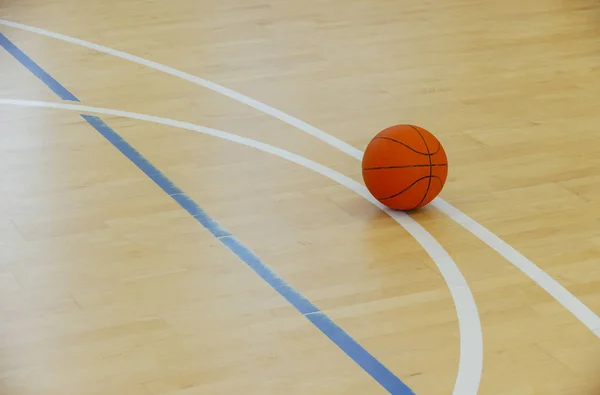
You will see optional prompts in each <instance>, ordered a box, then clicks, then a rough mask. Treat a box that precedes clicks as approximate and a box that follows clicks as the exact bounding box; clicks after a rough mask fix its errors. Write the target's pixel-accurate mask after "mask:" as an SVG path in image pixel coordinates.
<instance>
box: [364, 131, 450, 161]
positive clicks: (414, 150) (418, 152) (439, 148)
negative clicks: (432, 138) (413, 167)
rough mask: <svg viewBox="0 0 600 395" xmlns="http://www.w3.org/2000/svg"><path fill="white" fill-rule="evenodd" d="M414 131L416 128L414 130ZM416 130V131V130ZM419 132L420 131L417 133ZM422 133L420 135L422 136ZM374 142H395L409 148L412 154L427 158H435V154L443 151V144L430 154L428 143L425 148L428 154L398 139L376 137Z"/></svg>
mask: <svg viewBox="0 0 600 395" xmlns="http://www.w3.org/2000/svg"><path fill="white" fill-rule="evenodd" d="M413 129H414V128H413ZM415 130H416V129H415ZM417 132H418V131H417ZM420 134H421V133H419V135H420ZM421 137H423V136H421ZM373 140H388V141H393V142H394V143H397V144H400V145H402V146H404V147H406V148H408V149H409V150H411V151H412V152H414V153H416V154H419V155H425V156H433V155H435V154H437V153H438V152H440V150H441V149H442V144H441V143H439V145H438V147H437V149H436V150H435V152H431V153H430V152H429V147H427V143H425V146H426V147H427V152H421V151H417V150H416V149H414V148H413V147H411V146H410V145H407V144H406V143H403V142H402V141H398V140H396V139H393V138H391V137H374V138H373Z"/></svg>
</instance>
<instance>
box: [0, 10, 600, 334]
mask: <svg viewBox="0 0 600 395" xmlns="http://www.w3.org/2000/svg"><path fill="white" fill-rule="evenodd" d="M0 25H5V26H9V27H13V28H16V29H20V30H24V31H28V32H31V33H36V34H39V35H42V36H46V37H50V38H54V39H57V40H60V41H64V42H67V43H70V44H75V45H78V46H81V47H85V48H88V49H92V50H95V51H98V52H102V53H105V54H107V55H111V56H115V57H118V58H121V59H124V60H128V61H130V62H134V63H137V64H140V65H143V66H146V67H149V68H152V69H155V70H158V71H161V72H163V73H166V74H169V75H172V76H174V77H178V78H181V79H183V80H185V81H188V82H191V83H193V84H196V85H199V86H203V87H205V88H207V89H210V90H212V91H214V92H216V93H219V94H222V95H224V96H227V97H229V98H231V99H233V100H235V101H238V102H240V103H243V104H246V105H247V106H249V107H252V108H254V109H256V110H258V111H260V112H262V113H264V114H267V115H270V116H272V117H274V118H276V119H279V120H280V121H282V122H284V123H286V124H288V125H290V126H293V127H295V128H296V129H298V130H301V131H303V132H305V133H307V134H310V135H311V136H313V137H316V138H317V139H319V140H321V141H323V142H325V143H327V144H329V145H330V146H332V147H333V148H335V149H337V150H339V151H341V152H344V153H346V154H348V155H350V156H352V157H354V158H355V159H357V160H362V155H363V151H361V150H359V149H357V148H355V147H353V146H351V145H350V144H348V143H346V142H344V141H342V140H340V139H338V138H337V137H334V136H332V135H330V134H328V133H326V132H325V131H323V130H320V129H318V128H316V127H314V126H312V125H310V124H308V123H306V122H304V121H302V120H300V119H298V118H295V117H293V116H291V115H289V114H287V113H285V112H283V111H281V110H278V109H276V108H273V107H271V106H269V105H267V104H265V103H262V102H260V101H258V100H255V99H252V98H250V97H248V96H246V95H243V94H241V93H239V92H236V91H234V90H231V89H229V88H226V87H224V86H221V85H219V84H216V83H214V82H212V81H208V80H205V79H203V78H200V77H197V76H195V75H192V74H189V73H186V72H183V71H180V70H177V69H175V68H172V67H169V66H165V65H163V64H160V63H157V62H154V61H151V60H148V59H144V58H141V57H139V56H135V55H131V54H129V53H126V52H123V51H119V50H116V49H113V48H109V47H106V46H103V45H99V44H94V43H91V42H89V41H85V40H81V39H78V38H74V37H70V36H67V35H64V34H60V33H55V32H51V31H48V30H44V29H40V28H38V27H34V26H29V25H25V24H22V23H17V22H12V21H8V20H5V19H0ZM429 205H430V206H431V207H435V208H436V209H438V210H439V211H441V212H442V213H444V214H446V215H447V216H448V217H450V218H451V219H452V220H453V221H455V222H456V223H457V224H459V225H460V226H462V227H463V228H464V229H466V230H467V231H469V232H470V233H471V234H473V236H475V237H477V238H478V239H479V240H481V241H482V242H484V243H485V244H486V245H487V246H488V247H490V248H492V249H493V250H494V251H496V252H497V253H498V254H499V255H500V256H502V257H503V258H504V259H506V260H507V261H508V262H510V263H511V264H512V265H513V266H515V267H516V268H517V269H519V270H520V271H521V272H523V273H524V274H525V275H526V276H528V277H529V278H530V279H531V280H532V281H533V282H535V283H536V284H538V285H539V286H540V287H541V288H542V289H544V290H545V291H546V292H547V293H548V294H549V295H550V296H551V297H552V298H554V300H556V301H557V302H558V303H560V304H561V305H562V306H563V307H564V308H565V309H567V311H569V312H570V313H571V314H573V315H574V316H575V317H576V318H577V319H578V320H579V321H580V322H581V323H582V324H583V325H585V326H586V327H587V328H588V329H589V330H591V331H592V332H593V333H594V334H595V335H596V336H597V337H599V338H600V317H599V316H598V315H597V314H596V313H594V312H593V311H592V310H591V309H590V308H589V307H587V306H586V305H585V304H584V303H583V302H581V301H580V300H579V299H578V298H577V297H576V296H575V295H573V294H572V293H571V292H569V291H568V290H567V289H566V288H565V287H563V286H562V285H561V284H560V283H559V282H558V281H556V280H555V279H554V278H553V277H552V276H550V275H549V274H548V273H546V272H545V271H544V270H543V269H541V268H540V267H539V266H537V265H536V264H535V263H533V262H532V261H531V260H530V259H529V258H527V257H526V256H524V255H523V254H521V253H520V252H519V251H517V250H516V249H515V248H514V247H512V246H511V245H510V244H508V243H506V242H505V241H504V240H502V239H501V238H500V237H498V236H497V235H495V234H494V233H493V232H491V231H490V230H489V229H487V228H486V227H484V226H483V225H481V224H480V223H478V222H477V221H475V220H474V219H472V218H471V217H469V216H468V215H467V214H465V213H464V212H462V211H460V210H459V209H458V208H456V207H454V206H452V205H451V204H450V203H448V202H446V201H445V200H443V199H442V198H440V197H438V198H436V199H434V200H433V201H432V202H431V203H429Z"/></svg>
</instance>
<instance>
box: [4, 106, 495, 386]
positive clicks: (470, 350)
mask: <svg viewBox="0 0 600 395" xmlns="http://www.w3.org/2000/svg"><path fill="white" fill-rule="evenodd" d="M2 104H5V105H13V106H23V107H42V108H54V109H60V110H70V111H77V112H80V113H90V114H104V115H113V116H118V117H124V118H130V119H137V120H140V121H147V122H153V123H157V124H161V125H167V126H172V127H176V128H180V129H187V130H191V131H194V132H199V133H203V134H207V135H210V136H214V137H217V138H220V139H224V140H228V141H231V142H234V143H238V144H242V145H245V146H247V147H251V148H255V149H258V150H260V151H263V152H266V153H269V154H272V155H276V156H278V157H280V158H282V159H285V160H287V161H290V162H293V163H296V164H299V165H301V166H303V167H305V168H307V169H310V170H312V171H314V172H316V173H319V174H321V175H323V176H325V177H327V178H329V179H330V180H333V181H335V182H337V183H338V184H340V185H342V186H344V187H346V188H348V189H349V190H351V191H353V192H355V193H357V194H359V195H360V196H362V197H363V198H365V199H366V200H368V201H369V202H371V203H372V204H374V205H375V206H377V207H378V208H380V209H381V210H382V211H384V212H385V213H387V214H388V215H389V216H390V217H392V218H393V219H394V220H395V221H396V222H397V223H399V224H400V225H401V226H402V227H404V229H406V230H407V231H408V233H410V234H411V235H412V236H413V237H414V238H415V240H416V241H417V242H418V243H419V244H420V245H421V247H423V249H424V250H425V251H426V252H427V254H428V255H429V256H430V257H431V259H432V260H433V261H434V262H435V264H436V265H437V267H438V270H439V271H440V273H441V274H442V276H443V277H444V280H445V281H446V284H447V285H448V289H449V290H450V294H451V295H452V299H453V301H454V306H455V308H456V314H457V317H458V327H459V332H460V361H459V365H458V375H457V378H456V382H455V386H454V391H453V394H454V395H476V394H477V391H478V389H479V383H480V381H481V374H482V367H483V338H482V332H481V322H480V320H479V312H478V311H477V305H476V304H475V299H474V298H473V294H472V292H471V290H470V288H469V285H468V284H467V281H466V280H465V278H464V276H463V275H462V273H461V271H460V269H459V268H458V266H457V265H456V263H455V262H454V261H453V260H452V258H451V257H450V255H449V254H448V252H446V250H445V249H444V247H442V245H441V244H440V243H439V242H438V241H437V240H436V239H435V238H434V237H433V236H432V235H431V234H430V233H429V232H427V230H425V228H423V227H422V226H421V225H420V224H419V223H418V222H416V221H415V220H414V219H412V218H411V217H410V216H409V215H407V214H405V213H403V212H400V211H394V210H390V209H389V208H387V207H385V206H384V205H382V204H381V203H379V202H378V201H377V200H376V199H375V198H373V196H372V195H371V194H370V193H369V191H368V190H367V189H366V188H365V186H364V185H362V184H360V183H358V182H356V181H354V180H353V179H351V178H350V177H347V176H345V175H343V174H341V173H338V172H336V171H335V170H332V169H330V168H328V167H326V166H323V165H321V164H320V163H317V162H314V161H311V160H310V159H307V158H305V157H303V156H300V155H297V154H294V153H292V152H289V151H285V150H283V149H281V148H277V147H274V146H272V145H269V144H265V143H262V142H259V141H255V140H252V139H248V138H245V137H242V136H238V135H235V134H232V133H227V132H223V131H220V130H216V129H211V128H207V127H204V126H199V125H195V124H192V123H187V122H180V121H175V120H172V119H168V118H162V117H155V116H151V115H146V114H137V113H132V112H127V111H119V110H112V109H106V108H97V107H88V106H82V105H77V104H64V103H52V102H39V101H29V100H10V99H0V105H2Z"/></svg>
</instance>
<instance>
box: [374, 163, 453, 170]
mask: <svg viewBox="0 0 600 395" xmlns="http://www.w3.org/2000/svg"><path fill="white" fill-rule="evenodd" d="M431 166H433V167H446V166H448V164H447V163H432V164H431V165H430V164H425V165H403V166H379V167H366V168H364V169H363V170H364V171H367V170H384V169H410V168H411V167H431Z"/></svg>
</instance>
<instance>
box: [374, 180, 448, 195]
mask: <svg viewBox="0 0 600 395" xmlns="http://www.w3.org/2000/svg"><path fill="white" fill-rule="evenodd" d="M427 178H429V179H431V178H437V179H438V180H439V181H440V182H442V179H441V178H439V177H438V176H425V177H421V178H419V179H418V180H416V181H415V182H413V183H412V184H410V185H409V186H407V187H406V188H404V189H403V190H401V191H400V192H398V193H395V194H393V195H392V196H388V197H384V198H377V200H389V199H393V198H395V197H396V196H400V195H402V194H403V193H404V192H406V191H408V190H409V189H410V188H412V187H413V186H414V185H415V184H416V183H418V182H419V181H423V180H425V179H427Z"/></svg>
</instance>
